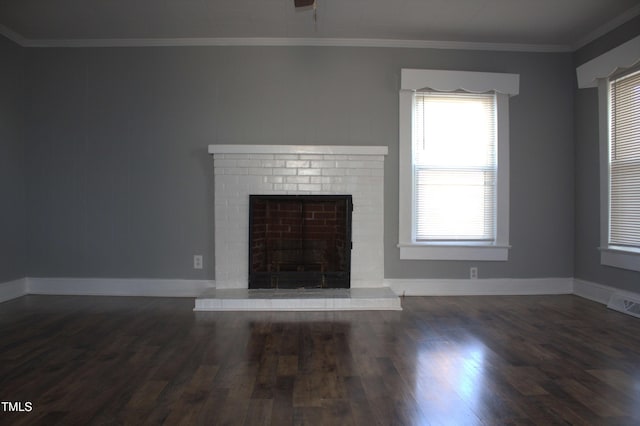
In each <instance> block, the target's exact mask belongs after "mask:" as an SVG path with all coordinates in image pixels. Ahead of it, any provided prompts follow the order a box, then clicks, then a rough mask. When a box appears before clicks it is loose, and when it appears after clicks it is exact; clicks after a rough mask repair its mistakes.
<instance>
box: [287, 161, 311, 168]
mask: <svg viewBox="0 0 640 426" xmlns="http://www.w3.org/2000/svg"><path fill="white" fill-rule="evenodd" d="M285 167H287V168H292V169H296V168H302V167H309V161H307V160H289V161H287V162H286V165H285Z"/></svg>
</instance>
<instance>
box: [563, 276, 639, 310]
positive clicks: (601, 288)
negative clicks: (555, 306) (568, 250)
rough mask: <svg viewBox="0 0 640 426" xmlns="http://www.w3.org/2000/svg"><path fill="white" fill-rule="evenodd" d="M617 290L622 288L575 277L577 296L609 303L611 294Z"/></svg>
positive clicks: (574, 290) (574, 284)
mask: <svg viewBox="0 0 640 426" xmlns="http://www.w3.org/2000/svg"><path fill="white" fill-rule="evenodd" d="M616 291H621V290H620V289H617V288H615V287H610V286H608V285H604V284H597V283H593V282H590V281H584V280H580V279H578V278H575V279H574V280H573V294H575V295H576V296H580V297H584V298H585V299H589V300H592V301H594V302H598V303H602V304H604V305H606V304H607V303H609V299H610V298H611V295H612V294H613V293H615V292H616ZM626 293H630V292H626ZM638 296H640V295H638Z"/></svg>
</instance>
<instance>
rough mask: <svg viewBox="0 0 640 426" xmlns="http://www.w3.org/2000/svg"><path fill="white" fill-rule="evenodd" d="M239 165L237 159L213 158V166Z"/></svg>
mask: <svg viewBox="0 0 640 426" xmlns="http://www.w3.org/2000/svg"><path fill="white" fill-rule="evenodd" d="M237 165H238V163H237V160H227V159H220V160H213V167H236V166H237Z"/></svg>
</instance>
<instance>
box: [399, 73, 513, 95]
mask: <svg viewBox="0 0 640 426" xmlns="http://www.w3.org/2000/svg"><path fill="white" fill-rule="evenodd" d="M401 81H402V87H401V89H402V90H420V89H431V90H436V91H440V92H453V91H456V90H464V91H465V92H471V93H486V92H492V91H495V92H497V93H502V94H504V95H509V96H515V95H517V94H518V93H519V88H520V75H519V74H506V73H495V72H471V71H447V70H419V69H407V68H404V69H402V78H401Z"/></svg>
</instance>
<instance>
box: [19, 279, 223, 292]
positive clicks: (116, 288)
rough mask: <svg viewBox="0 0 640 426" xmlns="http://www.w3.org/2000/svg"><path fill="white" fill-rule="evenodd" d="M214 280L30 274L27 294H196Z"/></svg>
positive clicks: (210, 284) (210, 286)
mask: <svg viewBox="0 0 640 426" xmlns="http://www.w3.org/2000/svg"><path fill="white" fill-rule="evenodd" d="M210 288H215V281H208V280H182V279H144V278H27V293H28V294H50V295H77V296H154V297H197V296H198V295H200V294H201V293H202V292H203V291H205V290H207V289H210Z"/></svg>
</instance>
